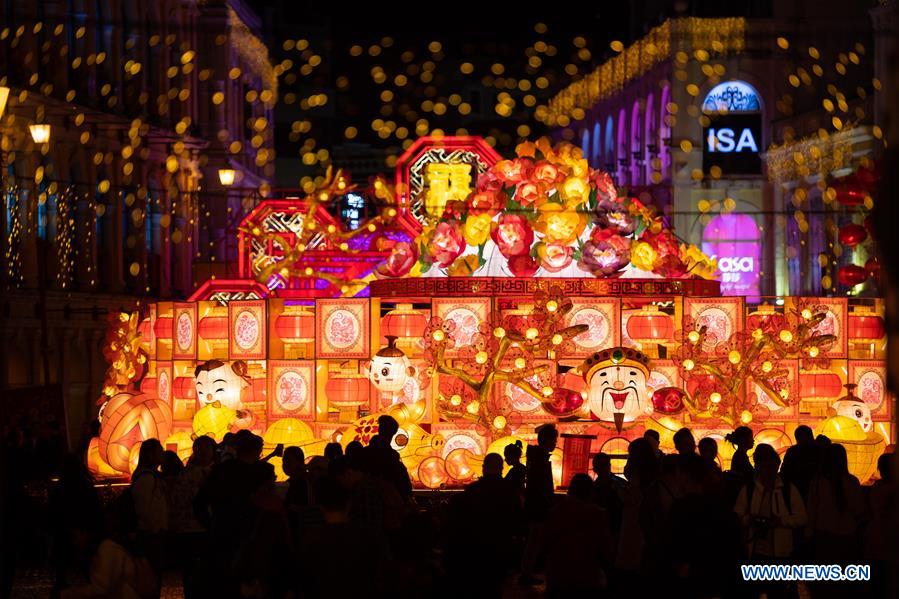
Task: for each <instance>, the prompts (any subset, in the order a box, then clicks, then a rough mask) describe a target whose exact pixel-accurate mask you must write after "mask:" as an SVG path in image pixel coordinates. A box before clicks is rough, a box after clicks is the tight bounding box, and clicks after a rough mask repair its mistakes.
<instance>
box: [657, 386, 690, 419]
mask: <svg viewBox="0 0 899 599" xmlns="http://www.w3.org/2000/svg"><path fill="white" fill-rule="evenodd" d="M684 396H686V393H685V392H684V390H683V389H681V388H680V387H662V388H661V389H656V390H655V391H654V392H653V394H652V407H653V409H654V410H655V411H656V412H658V413H660V414H678V413H679V412H681V411H683V409H684Z"/></svg>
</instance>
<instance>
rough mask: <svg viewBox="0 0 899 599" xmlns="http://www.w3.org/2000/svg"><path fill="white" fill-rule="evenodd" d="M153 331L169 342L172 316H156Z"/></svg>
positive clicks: (171, 330)
mask: <svg viewBox="0 0 899 599" xmlns="http://www.w3.org/2000/svg"><path fill="white" fill-rule="evenodd" d="M153 331H154V332H155V333H156V337H158V338H160V339H163V340H165V341H169V342H171V340H172V332H173V327H172V317H171V316H160V317H158V318H157V319H156V326H154V327H153Z"/></svg>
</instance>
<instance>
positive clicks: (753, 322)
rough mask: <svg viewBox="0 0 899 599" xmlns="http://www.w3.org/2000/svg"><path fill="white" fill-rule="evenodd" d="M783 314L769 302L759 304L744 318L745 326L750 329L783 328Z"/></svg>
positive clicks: (767, 329) (769, 329) (771, 329)
mask: <svg viewBox="0 0 899 599" xmlns="http://www.w3.org/2000/svg"><path fill="white" fill-rule="evenodd" d="M783 325H784V316H783V314H781V313H780V312H778V311H777V310H775V309H774V306H771V305H769V304H761V305H760V306H759V307H758V308H757V309H756V310H755V311H754V312H750V313H749V316H748V317H747V318H746V328H747V329H749V330H750V331H754V330H756V329H762V330H763V331H780V330H781V329H783V328H784V326H783Z"/></svg>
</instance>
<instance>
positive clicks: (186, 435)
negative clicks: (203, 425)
mask: <svg viewBox="0 0 899 599" xmlns="http://www.w3.org/2000/svg"><path fill="white" fill-rule="evenodd" d="M162 446H163V448H164V449H166V450H170V451H174V452H175V453H177V454H178V457H179V458H181V461H182V462H184V463H185V465H186V464H187V460H188V459H190V456H191V454H192V453H193V449H194V440H193V436H192V435H191V433H190V432H188V431H175V432H174V433H172V434H171V435H169V436H168V437H166V439H165V443H163V444H162Z"/></svg>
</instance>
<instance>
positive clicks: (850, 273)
mask: <svg viewBox="0 0 899 599" xmlns="http://www.w3.org/2000/svg"><path fill="white" fill-rule="evenodd" d="M867 278H868V272H867V271H866V270H865V269H864V268H862V267H861V266H857V265H855V264H844V265H843V266H841V267H840V268H839V269H838V270H837V281H839V283H840V285H842V286H844V287H855V286H856V285H861V284H862V283H864V282H865V280H866V279H867Z"/></svg>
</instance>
